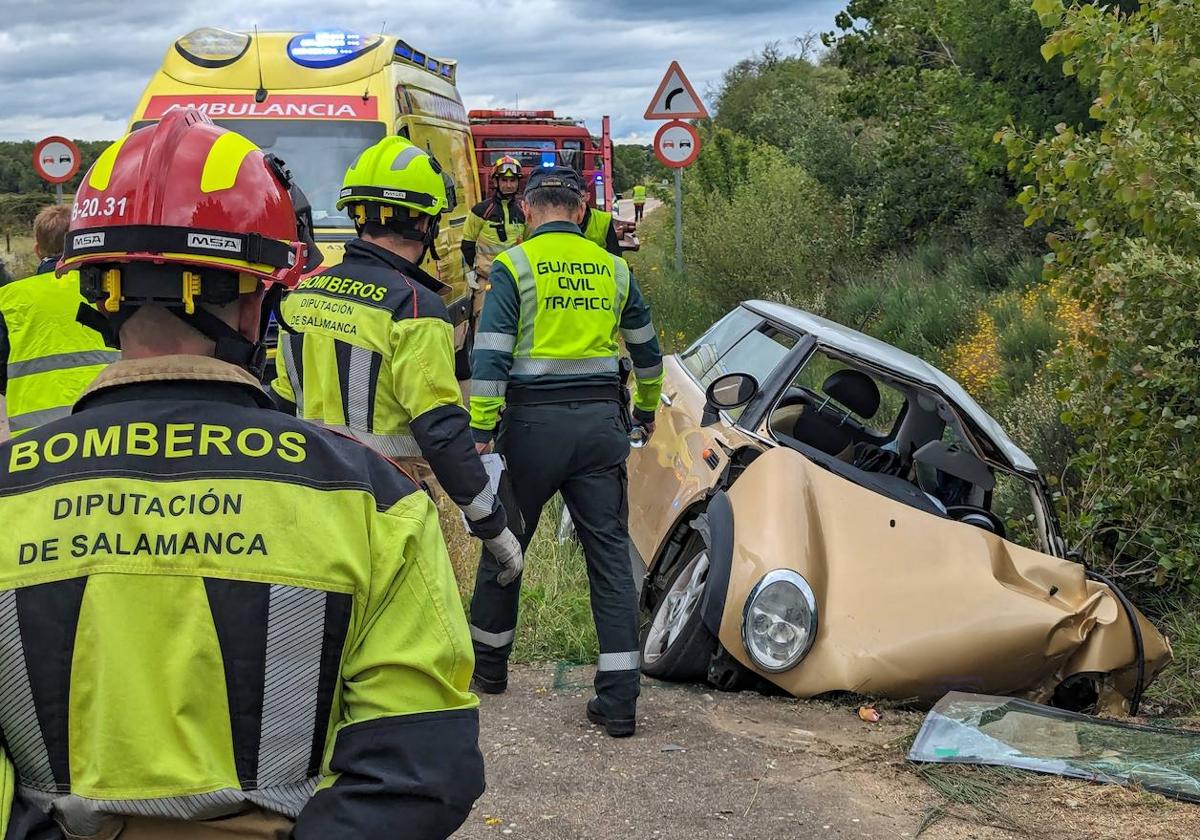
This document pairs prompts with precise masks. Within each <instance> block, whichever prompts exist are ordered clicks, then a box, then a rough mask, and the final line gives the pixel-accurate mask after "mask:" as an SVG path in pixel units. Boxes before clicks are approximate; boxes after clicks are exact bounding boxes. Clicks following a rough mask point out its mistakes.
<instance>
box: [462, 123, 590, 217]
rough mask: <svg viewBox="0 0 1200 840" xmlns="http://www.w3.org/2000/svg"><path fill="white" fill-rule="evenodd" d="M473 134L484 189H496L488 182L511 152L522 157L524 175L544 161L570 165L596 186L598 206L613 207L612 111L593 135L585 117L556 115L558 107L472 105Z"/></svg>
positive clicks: (540, 165)
mask: <svg viewBox="0 0 1200 840" xmlns="http://www.w3.org/2000/svg"><path fill="white" fill-rule="evenodd" d="M467 116H468V117H469V119H470V121H471V136H472V137H473V138H474V141H475V162H476V164H477V165H478V168H479V193H480V195H488V194H489V193H490V192H491V191H492V186H491V184H490V183H489V181H490V178H491V171H492V164H494V163H495V162H496V161H497V160H498V159H499V158H502V157H504V156H505V155H509V156H511V157H515V158H516V159H517V160H519V161H520V162H521V168H522V170H523V171H524V178H523V179H522V183H521V187H520V188H521V189H524V179H525V178H528V177H529V174H530V173H531V172H533V170H535V169H537V168H538V167H542V166H556V165H562V166H571V167H574V168H575V170H576V171H577V172H578V173H579V174H580V175H582V176H583V177H584V180H585V181H587V183H589V184H591V185H592V187H593V189H591V190H590V191H589V202H590V203H591V205H592V206H593V207H597V208H599V209H601V210H607V209H610V208H611V207H612V198H613V193H612V140H611V138H610V137H609V134H608V117H605V118H604V127H603V131H602V132H601V136H600V137H593V136H592V135H591V134H590V133H589V132H588V130H587V126H585V125H584V124H583V121H582V120H575V119H571V118H570V117H558V116H555V114H554V112H553V111H513V110H504V109H498V110H486V111H471V112H470V113H469V114H468V115H467Z"/></svg>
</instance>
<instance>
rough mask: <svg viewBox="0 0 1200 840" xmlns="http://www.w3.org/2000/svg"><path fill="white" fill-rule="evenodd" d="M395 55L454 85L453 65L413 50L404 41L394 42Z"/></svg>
mask: <svg viewBox="0 0 1200 840" xmlns="http://www.w3.org/2000/svg"><path fill="white" fill-rule="evenodd" d="M394 52H395V54H396V56H398V57H399V58H403V59H404V60H405V61H411V62H412V63H413V64H415V65H416V66H418V67H420V68H421V69H422V70H425V71H427V72H429V73H433V74H434V75H435V76H441V77H443V78H445V79H448V80H449V81H450V83H451V84H453V83H454V68H455V65H454V63H453V62H450V61H440V60H438V59H437V58H434V57H433V56H431V55H428V54H426V53H423V52H421V51H420V50H416V49H413V48H412V47H411V46H410V45H408V44H406V43H405V42H404V41H396V49H395V51H394Z"/></svg>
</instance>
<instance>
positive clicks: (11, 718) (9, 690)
mask: <svg viewBox="0 0 1200 840" xmlns="http://www.w3.org/2000/svg"><path fill="white" fill-rule="evenodd" d="M0 730H2V731H3V732H4V740H5V744H6V746H7V750H8V754H9V757H10V758H11V759H12V762H13V765H14V766H15V767H16V770H17V775H18V776H20V778H21V779H23V780H24V781H26V782H30V783H32V784H34V785H38V786H46V787H48V788H53V786H54V773H53V772H52V771H51V769H50V753H49V752H48V751H47V749H46V739H45V738H44V737H43V735H42V727H41V724H39V723H38V718H37V709H36V708H35V707H34V705H33V689H32V688H31V687H30V685H29V668H28V664H27V662H26V659H25V647H24V645H23V644H22V642H21V628H20V625H19V624H18V620H17V591H16V590H15V589H9V590H6V591H3V592H0Z"/></svg>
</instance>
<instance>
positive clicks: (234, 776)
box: [0, 356, 483, 840]
mask: <svg viewBox="0 0 1200 840" xmlns="http://www.w3.org/2000/svg"><path fill="white" fill-rule="evenodd" d="M0 466H2V468H3V469H2V472H0V520H2V521H3V522H5V523H20V527H17V528H14V527H8V528H4V529H2V530H0V558H2V561H3V562H2V563H0V686H3V691H2V692H0V696H2V697H3V702H2V703H0V734H2V736H3V737H2V738H0V743H2V744H3V745H4V749H5V750H6V752H7V757H6V759H5V760H3V761H0V765H3V766H0V793H3V792H4V791H7V790H9V789H10V788H15V796H14V797H13V798H12V799H11V800H10V801H9V802H8V805H9V806H10V807H11V808H13V813H12V814H11V815H9V816H8V822H7V833H5V830H4V829H5V824H4V823H2V822H0V836H2V837H3V840H28V838H39V839H40V837H42V836H55V835H53V834H50V835H40V834H37V833H36V829H34V830H24V829H20V830H16V829H14V825H17V826H18V828H19V826H21V825H22V824H24V823H28V822H30V813H31V810H32V811H34V812H36V813H39V814H40V813H53V814H54V815H55V816H56V818H57V819H58V821H59V822H61V823H62V825H63V827H64V828H65V830H66V831H67V832H68V833H69V834H77V835H89V834H94V833H99V832H98V827H100V828H103V825H104V823H105V822H106V821H108V822H111V820H112V819H113V817H114V815H115V816H116V817H118V818H119V817H120V815H140V816H143V817H165V818H171V819H177V820H200V819H209V818H214V817H218V816H221V815H224V814H229V813H233V812H236V811H239V810H242V809H244V808H246V807H247V805H248V804H249V805H256V806H261V807H263V808H266V809H268V810H270V811H272V812H275V813H278V814H282V815H284V816H287V817H290V818H294V819H295V820H296V823H295V833H294V835H293V836H294V837H295V838H297V840H310V839H311V840H317V839H318V838H320V840H325V838H331V837H391V836H394V834H395V830H396V826H398V825H402V826H405V827H406V830H407V832H408V833H406V835H405V836H407V837H420V838H444V837H447V836H448V835H450V834H451V833H452V832H453V831H454V830H455V829H456V828H457V827H458V826H459V825H460V824H461V823H462V821H463V820H464V819H465V818H466V816H467V814H468V812H469V810H470V807H471V804H472V802H473V801H474V800H475V799H476V798H477V797H478V796H479V795H480V794H481V793H482V791H483V765H482V757H481V755H480V753H479V749H478V733H479V730H478V711H477V703H478V701H477V700H476V698H475V697H474V696H473V695H472V694H470V693H469V691H468V684H469V681H470V677H471V671H472V668H473V664H474V662H473V654H472V651H471V639H470V636H469V633H468V630H467V623H466V620H465V618H464V616H463V611H462V606H461V603H460V601H459V596H458V590H457V588H456V585H455V581H454V574H453V571H452V569H451V567H450V562H449V558H448V556H447V552H446V546H445V543H444V541H443V538H442V535H441V532H440V530H439V528H438V520H437V514H436V511H435V508H434V506H433V503H432V502H431V501H430V499H429V497H428V495H426V494H425V493H423V492H421V491H420V490H419V489H418V487H417V486H416V485H415V484H414V483H413V482H412V481H411V480H410V479H409V478H408V477H407V476H406V475H405V474H404V473H403V472H402V471H401V470H399V469H398V468H397V467H396V466H395V465H394V464H392V463H390V462H388V461H387V460H386V459H384V458H382V457H380V456H379V455H378V454H377V453H375V452H373V451H371V450H370V449H369V448H367V447H365V446H363V445H361V444H360V443H358V442H357V441H354V440H351V439H349V438H347V437H344V436H341V435H337V434H335V433H333V432H330V431H328V430H325V429H321V428H319V427H317V426H314V425H312V424H309V423H304V422H302V421H300V420H297V419H296V418H294V417H289V416H288V415H286V414H284V413H282V412H279V411H274V410H272V407H271V402H270V399H269V397H268V396H267V395H266V394H265V393H264V392H263V391H262V389H261V387H260V386H259V385H258V383H257V382H256V381H255V380H254V379H253V378H252V377H251V376H250V375H249V374H247V373H245V372H244V371H242V370H241V369H239V368H235V367H233V366H231V365H228V364H226V363H224V362H220V361H218V360H216V359H211V358H204V357H198V356H168V357H162V358H156V359H142V360H135V361H120V362H117V363H116V364H113V365H111V366H110V367H109V368H108V369H107V370H105V371H104V372H103V373H102V374H101V375H100V376H99V377H98V378H97V380H96V382H95V383H94V384H93V385H92V386H91V388H90V389H89V390H88V392H87V393H86V394H85V395H84V396H83V397H82V398H81V399H80V401H79V402H78V403H77V404H76V406H75V411H74V414H73V415H72V416H70V417H68V418H65V419H63V420H60V421H57V422H55V423H52V424H49V425H45V426H41V427H39V428H37V429H35V430H33V431H31V432H29V433H28V434H26V435H23V436H22V437H21V438H19V439H17V440H13V441H9V442H7V443H5V444H3V445H0ZM9 761H10V762H11V764H12V766H13V768H14V769H15V773H10V772H8V764H7V762H9ZM22 821H23V822H22Z"/></svg>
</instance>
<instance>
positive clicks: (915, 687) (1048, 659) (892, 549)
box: [720, 448, 1170, 709]
mask: <svg viewBox="0 0 1200 840" xmlns="http://www.w3.org/2000/svg"><path fill="white" fill-rule="evenodd" d="M729 499H730V502H731V504H732V506H733V511H734V552H733V564H732V569H731V575H730V586H729V591H728V593H727V597H726V602H725V611H724V615H723V618H722V624H721V633H720V636H721V641H722V643H723V644H724V645H725V647H726V648H727V649H728V650H729V651H730V652H731V653H732V654H733V655H734V656H735V657H737V658H738V659H739V660H741V661H742V662H743V664H746V665H748V666H750V665H752V663H751V662H750V660H749V658H748V656H747V655H746V653H745V649H744V647H743V645H742V642H741V617H742V609H743V607H744V604H745V599H746V597H747V596H748V595H749V593H750V590H751V589H752V588H753V586H754V585H755V584H756V583H757V582H758V581H759V580H760V579H761V578H762V576H763V575H765V574H766V573H767V572H769V571H771V570H772V569H776V568H790V569H794V570H795V571H798V572H799V573H800V574H802V575H803V576H804V577H805V579H806V580H807V581H808V582H809V584H810V586H811V587H812V589H813V592H814V594H815V595H816V600H817V605H818V613H819V618H818V629H817V637H816V640H815V642H814V644H813V647H812V650H811V651H810V652H809V654H808V656H807V657H806V658H805V659H804V660H803V661H802V662H801V663H800V664H799V665H797V666H796V667H795V668H793V669H792V670H790V671H788V672H785V673H783V674H766V673H763V676H765V677H767V678H768V679H771V680H772V681H773V682H776V683H777V684H779V685H780V686H781V687H783V688H784V689H786V690H787V691H789V692H791V693H793V694H796V695H798V696H812V695H815V694H821V693H823V692H827V691H835V690H844V691H854V692H858V693H862V694H872V695H880V696H889V697H895V698H902V699H903V698H921V699H923V700H926V701H933V700H936V699H937V698H939V697H941V696H942V695H943V694H945V693H946V692H947V691H950V690H955V689H957V690H966V691H974V692H980V693H989V694H1014V695H1022V696H1028V697H1031V698H1032V699H1048V698H1049V696H1050V695H1051V694H1052V692H1053V690H1054V688H1055V687H1056V686H1057V685H1058V684H1059V683H1060V682H1062V681H1063V680H1064V679H1065V678H1066V677H1067V676H1068V675H1070V674H1073V673H1077V672H1080V671H1090V672H1098V673H1104V674H1107V675H1108V676H1107V678H1106V679H1105V685H1106V686H1107V687H1108V696H1107V698H1106V699H1105V702H1106V704H1107V707H1108V708H1109V709H1114V708H1117V707H1119V706H1120V703H1121V702H1122V700H1123V698H1124V697H1125V695H1127V694H1128V693H1129V690H1130V689H1131V688H1132V686H1131V679H1132V678H1131V673H1129V672H1130V669H1131V668H1132V666H1133V664H1134V662H1133V660H1134V656H1133V643H1132V635H1131V632H1130V627H1129V622H1128V618H1127V617H1126V615H1125V613H1124V611H1123V609H1122V608H1121V605H1120V603H1119V602H1118V601H1117V599H1116V597H1115V596H1114V595H1113V593H1112V592H1111V590H1109V588H1108V587H1107V586H1104V585H1103V584H1099V583H1096V582H1093V581H1090V580H1088V579H1087V578H1086V576H1085V572H1084V568H1083V567H1082V566H1081V565H1079V564H1077V563H1072V562H1070V561H1067V560H1063V559H1060V558H1056V557H1052V556H1050V555H1047V554H1042V553H1040V552H1037V551H1031V550H1029V549H1025V548H1022V547H1020V546H1018V545H1015V544H1013V543H1010V542H1008V541H1006V540H1004V539H1001V538H1000V537H998V536H996V535H995V534H992V533H989V532H987V531H984V530H982V529H980V528H976V527H974V526H971V525H964V524H962V523H959V522H955V521H952V520H950V519H945V518H942V517H939V516H936V515H934V514H930V513H926V512H924V511H921V510H917V509H915V508H912V507H909V506H907V505H904V504H902V503H900V502H897V501H894V500H892V499H889V498H885V497H883V496H880V495H878V494H877V493H874V492H871V491H869V490H866V489H864V488H862V487H859V486H858V485H856V484H854V483H852V482H851V481H849V480H847V479H845V478H843V477H841V476H838V475H835V474H833V473H831V472H828V471H827V470H825V469H823V468H822V467H820V466H818V465H817V464H815V463H813V462H812V461H809V460H808V459H807V458H805V457H804V456H803V455H801V454H800V453H798V452H794V451H792V450H789V449H782V448H781V449H773V450H770V451H768V452H766V453H764V454H763V455H762V456H760V457H759V458H758V459H757V460H755V461H754V463H753V464H751V465H750V467H749V468H748V469H747V470H746V471H745V473H744V474H743V475H742V476H741V477H740V478H739V479H738V480H737V481H736V483H735V484H734V485H733V487H732V488H731V489H730V491H729ZM1139 621H1140V622H1141V623H1142V626H1143V636H1144V637H1145V638H1146V652H1147V660H1148V661H1147V667H1146V673H1147V680H1148V679H1149V678H1150V677H1151V676H1152V675H1153V674H1154V673H1156V672H1157V670H1158V669H1160V668H1161V667H1162V666H1163V665H1164V664H1165V663H1166V662H1167V661H1168V659H1169V656H1170V654H1169V647H1168V645H1167V642H1166V640H1165V639H1164V638H1163V637H1162V636H1161V635H1160V634H1159V633H1158V632H1157V631H1156V630H1154V628H1153V627H1152V626H1151V625H1150V624H1149V622H1147V621H1145V620H1144V618H1141V617H1140V616H1139ZM1114 672H1117V673H1114Z"/></svg>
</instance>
